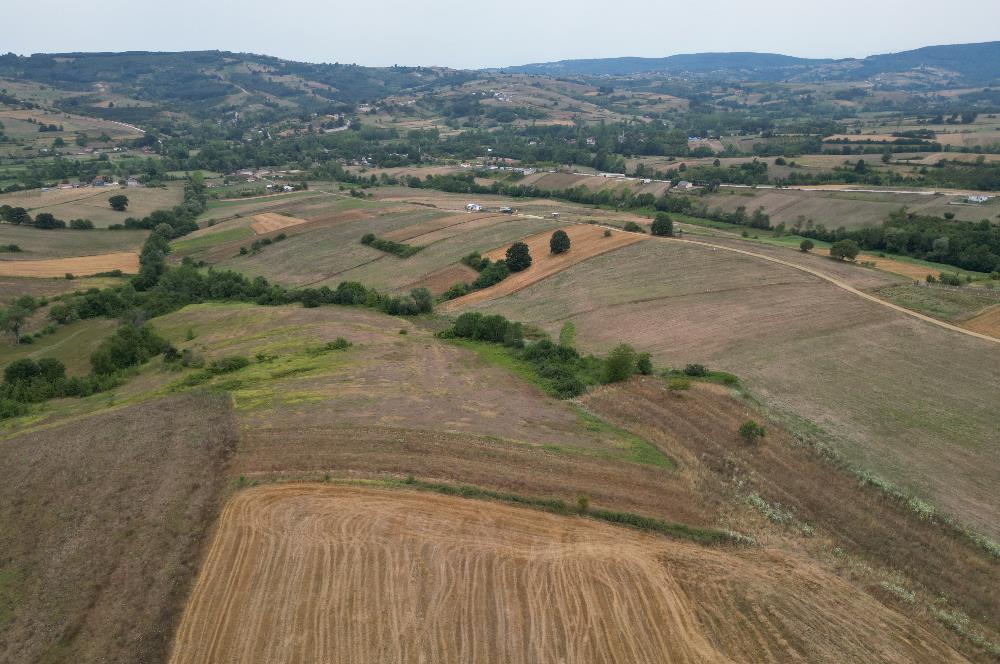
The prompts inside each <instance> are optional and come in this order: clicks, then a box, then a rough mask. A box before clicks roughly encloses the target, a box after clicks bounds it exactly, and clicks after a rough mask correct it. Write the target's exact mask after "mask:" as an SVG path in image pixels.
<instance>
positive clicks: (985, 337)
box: [668, 238, 1000, 344]
mask: <svg viewBox="0 0 1000 664" xmlns="http://www.w3.org/2000/svg"><path fill="white" fill-rule="evenodd" d="M668 241H669V242H684V243H686V244H697V245H701V246H703V247H711V248H712V249H713V250H715V249H722V250H723V251H731V252H733V253H736V254H743V255H744V256H752V257H754V258H760V259H761V260H765V261H770V262H772V263H777V264H778V265H784V266H786V267H791V268H795V269H796V270H800V271H802V272H806V273H808V274H811V275H813V276H815V277H819V278H820V279H823V280H824V281H828V282H830V283H831V284H833V285H834V286H837V287H838V288H843V289H844V290H846V291H847V292H849V293H853V294H854V295H857V296H858V297H863V298H864V299H866V300H869V301H871V302H874V303H875V304H880V305H882V306H883V307H888V308H890V309H895V310H896V311H898V312H900V313H904V314H906V315H907V316H912V317H913V318H919V319H920V320H922V321H925V322H927V323H932V324H934V325H937V326H938V327H943V328H944V329H946V330H951V331H952V332H959V333H961V334H965V335H968V336H970V337H975V338H977V339H982V340H984V341H990V342H992V343H995V344H996V343H1000V339H995V338H993V337H991V336H989V335H986V334H981V333H979V332H974V331H973V330H967V329H965V328H962V327H959V326H958V325H952V324H951V323H946V322H944V321H943V320H938V319H937V318H932V317H930V316H925V315H924V314H921V313H918V312H916V311H913V310H912V309H907V308H906V307H902V306H900V305H898V304H893V303H892V302H886V301H885V300H883V299H880V298H877V297H875V296H874V295H869V294H868V293H866V292H864V291H862V290H858V289H857V288H855V287H854V286H851V285H850V284H848V283H846V282H844V281H841V280H840V279H837V278H836V277H832V276H830V275H829V274H826V273H825V272H820V271H819V270H815V269H813V268H811V267H806V266H805V265H800V264H798V263H793V262H791V261H786V260H782V259H780V258H774V257H773V256H765V255H764V254H758V253H756V252H753V251H747V250H745V249H736V248H735V247H727V246H725V245H721V244H713V243H712V242H703V241H701V240H682V239H679V238H670V239H669V240H668Z"/></svg>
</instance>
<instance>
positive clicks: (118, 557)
mask: <svg viewBox="0 0 1000 664" xmlns="http://www.w3.org/2000/svg"><path fill="white" fill-rule="evenodd" d="M235 438H236V432H235V427H234V423H233V420H232V417H231V413H230V409H229V403H228V399H226V398H224V397H218V396H208V395H197V394H188V395H183V396H174V397H169V398H164V399H158V400H155V401H152V402H150V403H148V404H146V405H143V406H136V407H127V408H121V409H117V410H113V411H111V412H106V413H103V414H100V415H96V416H93V417H86V418H82V419H78V420H76V421H73V422H71V423H68V424H65V425H62V426H58V427H53V428H49V429H42V430H38V431H34V432H29V433H24V434H21V435H18V436H14V437H7V439H6V440H3V441H2V442H0V468H2V469H3V475H4V481H3V482H2V483H0V662H9V663H11V664H14V663H15V662H17V663H20V662H46V663H50V664H62V663H65V664H77V663H79V662H93V663H97V662H104V663H115V664H119V663H120V664H133V663H135V662H160V661H164V660H165V658H166V655H167V649H168V647H169V643H170V640H171V638H172V636H173V632H174V625H175V624H176V620H177V619H178V618H179V617H180V612H181V609H182V608H183V604H184V601H185V599H186V597H187V594H188V589H189V588H190V584H191V582H193V580H194V577H195V574H196V572H197V565H198V562H199V558H200V554H201V549H202V538H203V537H204V536H205V534H206V532H207V530H208V528H209V527H210V525H211V524H212V523H213V522H214V521H215V518H216V515H217V513H218V510H219V507H220V505H219V495H220V492H221V489H222V486H223V485H224V483H225V482H226V477H225V474H224V464H225V458H226V456H227V454H228V453H229V451H230V450H231V448H232V446H233V445H234V444H235Z"/></svg>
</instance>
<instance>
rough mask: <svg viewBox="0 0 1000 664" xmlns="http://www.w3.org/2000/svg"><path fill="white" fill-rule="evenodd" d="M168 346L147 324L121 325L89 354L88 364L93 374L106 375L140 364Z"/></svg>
mask: <svg viewBox="0 0 1000 664" xmlns="http://www.w3.org/2000/svg"><path fill="white" fill-rule="evenodd" d="M168 347H169V344H168V343H167V342H166V341H164V340H163V339H161V338H160V337H158V336H157V335H156V334H155V333H154V332H153V330H152V328H150V327H149V326H143V327H136V326H134V325H123V326H121V327H119V328H118V329H117V330H116V331H115V333H114V334H112V335H111V336H110V337H108V338H107V339H105V340H104V341H102V342H101V345H100V346H98V347H97V350H95V351H94V352H93V353H92V354H91V355H90V364H91V367H92V368H93V371H94V373H95V374H97V375H99V376H100V375H108V374H112V373H114V372H115V371H118V370H120V369H126V368H128V367H133V366H136V365H139V364H142V363H144V362H145V361H146V360H148V359H149V358H151V357H153V356H155V355H159V354H160V353H162V352H164V351H166V350H167V348H168Z"/></svg>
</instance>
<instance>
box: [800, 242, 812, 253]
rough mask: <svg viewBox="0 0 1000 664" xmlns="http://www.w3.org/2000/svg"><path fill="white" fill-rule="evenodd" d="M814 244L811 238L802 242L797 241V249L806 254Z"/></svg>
mask: <svg viewBox="0 0 1000 664" xmlns="http://www.w3.org/2000/svg"><path fill="white" fill-rule="evenodd" d="M814 246H815V245H814V244H813V241H812V240H802V242H801V243H799V251H801V252H802V253H805V254H808V253H809V252H810V251H812V248H813V247H814Z"/></svg>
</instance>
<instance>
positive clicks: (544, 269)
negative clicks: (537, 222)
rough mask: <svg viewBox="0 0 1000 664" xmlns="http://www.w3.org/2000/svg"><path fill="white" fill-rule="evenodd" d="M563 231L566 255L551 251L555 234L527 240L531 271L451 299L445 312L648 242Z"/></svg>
mask: <svg viewBox="0 0 1000 664" xmlns="http://www.w3.org/2000/svg"><path fill="white" fill-rule="evenodd" d="M563 230H565V231H566V234H567V235H569V238H570V242H571V247H570V249H569V251H567V252H565V253H562V254H553V253H551V252H550V251H549V239H550V238H551V237H552V234H551V233H550V232H548V231H545V232H542V233H538V234H536V235H532V236H530V237H527V238H524V243H525V244H527V245H528V250H529V251H530V253H531V256H532V263H531V266H530V267H528V269H526V270H522V271H521V272H516V273H514V274H512V275H511V276H509V277H507V278H506V279H504V280H503V281H501V282H500V283H498V284H497V285H495V286H491V287H490V288H484V289H482V290H478V291H474V292H472V293H470V294H468V295H466V296H464V297H460V298H458V299H456V300H451V301H450V302H448V303H447V304H446V305H444V310H446V311H455V310H456V309H460V308H462V307H466V306H469V305H471V304H476V303H479V302H485V301H487V300H492V299H496V298H499V297H503V296H505V295H510V294H511V293H516V292H517V291H519V290H521V289H523V288H527V287H528V286H530V285H531V284H534V283H536V282H539V281H541V280H543V279H546V278H548V277H551V276H552V275H554V274H556V273H557V272H561V271H562V270H565V269H567V268H568V267H570V266H572V265H576V264H577V263H580V262H582V261H585V260H587V259H588V258H593V257H594V256H599V255H601V254H606V253H608V252H610V251H614V250H616V249H620V248H622V247H627V246H629V245H631V244H635V243H636V242H641V241H642V240H645V239H648V238H647V236H645V235H640V234H637V233H624V232H621V231H612V234H611V236H610V237H605V235H604V231H605V229H604V228H601V227H600V226H593V225H590V224H575V225H572V226H565V227H563ZM506 251H507V247H498V248H496V249H493V250H492V251H490V252H489V253H487V254H486V256H488V257H489V258H490V260H499V259H501V258H503V257H504V256H505V255H506Z"/></svg>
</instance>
